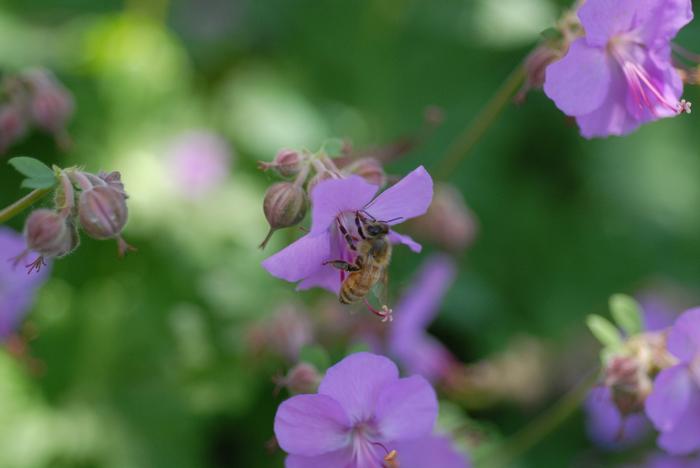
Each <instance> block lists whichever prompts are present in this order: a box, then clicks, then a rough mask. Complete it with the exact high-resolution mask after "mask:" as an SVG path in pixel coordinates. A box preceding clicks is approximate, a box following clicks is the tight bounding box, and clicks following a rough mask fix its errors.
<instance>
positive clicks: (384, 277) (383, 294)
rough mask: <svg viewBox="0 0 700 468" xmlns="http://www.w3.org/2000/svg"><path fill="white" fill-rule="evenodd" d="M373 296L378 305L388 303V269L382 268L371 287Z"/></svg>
mask: <svg viewBox="0 0 700 468" xmlns="http://www.w3.org/2000/svg"><path fill="white" fill-rule="evenodd" d="M372 290H373V291H374V296H375V297H376V298H377V300H378V301H379V306H380V307H381V306H383V305H389V271H388V270H387V269H386V268H384V269H383V270H382V274H381V276H380V277H379V281H377V283H376V284H375V285H374V287H373V288H372Z"/></svg>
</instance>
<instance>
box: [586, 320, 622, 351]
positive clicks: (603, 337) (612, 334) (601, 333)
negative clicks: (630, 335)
mask: <svg viewBox="0 0 700 468" xmlns="http://www.w3.org/2000/svg"><path fill="white" fill-rule="evenodd" d="M586 325H588V328H589V329H590V330H591V333H593V336H595V337H596V338H597V339H598V341H600V342H601V344H602V345H603V346H605V347H611V348H617V347H619V346H621V345H622V336H620V331H619V330H618V329H617V327H615V325H613V324H612V323H611V322H610V321H609V320H608V319H605V318H603V317H601V316H600V315H595V314H591V315H589V316H588V317H586Z"/></svg>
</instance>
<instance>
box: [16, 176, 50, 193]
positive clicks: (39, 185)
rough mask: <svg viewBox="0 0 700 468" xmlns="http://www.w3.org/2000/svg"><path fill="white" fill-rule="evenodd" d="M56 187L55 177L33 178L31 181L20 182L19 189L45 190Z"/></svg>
mask: <svg viewBox="0 0 700 468" xmlns="http://www.w3.org/2000/svg"><path fill="white" fill-rule="evenodd" d="M54 185H56V177H53V176H52V177H46V178H44V177H42V178H39V177H33V178H31V179H24V180H23V181H22V184H21V187H23V188H28V189H32V190H34V189H47V188H51V187H53V186H54Z"/></svg>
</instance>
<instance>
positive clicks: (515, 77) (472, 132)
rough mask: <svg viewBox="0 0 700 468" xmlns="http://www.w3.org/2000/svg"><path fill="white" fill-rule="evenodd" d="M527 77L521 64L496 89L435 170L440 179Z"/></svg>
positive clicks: (494, 119) (470, 148)
mask: <svg viewBox="0 0 700 468" xmlns="http://www.w3.org/2000/svg"><path fill="white" fill-rule="evenodd" d="M524 79H525V67H524V66H523V65H522V64H521V65H518V67H517V68H516V69H515V70H513V72H511V74H510V76H508V78H506V81H505V82H503V84H502V85H501V87H500V88H499V89H498V91H496V94H494V95H493V97H492V98H491V100H490V101H489V102H488V103H487V104H486V106H485V107H484V108H483V109H481V111H480V112H479V114H478V115H477V116H476V118H475V119H474V120H473V121H472V122H471V123H470V124H469V125H468V126H467V127H466V128H465V129H464V130H463V131H462V133H461V134H460V135H459V136H458V137H457V140H456V141H455V142H454V143H453V144H452V146H450V148H449V149H448V151H447V153H446V154H445V156H444V157H443V158H442V161H440V164H439V166H438V168H437V170H436V171H435V174H436V175H437V177H438V178H439V179H446V178H448V177H449V176H450V174H452V173H453V172H454V171H455V169H457V166H458V165H459V163H460V162H461V161H462V159H464V158H465V157H466V156H467V155H468V154H469V152H470V151H471V150H472V148H473V147H474V145H476V143H478V141H479V140H480V139H481V137H482V136H484V134H485V133H486V131H487V130H488V129H489V128H490V127H491V125H492V124H493V123H494V122H495V121H496V117H498V115H499V114H500V113H501V111H502V110H503V109H505V107H506V105H507V104H508V103H509V102H510V101H511V98H512V97H513V95H514V94H515V93H516V92H517V91H518V89H519V88H520V85H522V83H523V80H524Z"/></svg>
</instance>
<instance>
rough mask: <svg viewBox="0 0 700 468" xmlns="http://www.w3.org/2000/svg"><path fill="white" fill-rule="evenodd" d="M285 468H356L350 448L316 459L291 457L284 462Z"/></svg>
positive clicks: (299, 456) (325, 454) (319, 456)
mask: <svg viewBox="0 0 700 468" xmlns="http://www.w3.org/2000/svg"><path fill="white" fill-rule="evenodd" d="M284 466H285V468H329V467H333V468H336V467H337V468H354V465H353V464H352V450H351V449H350V448H346V449H340V450H336V451H335V452H328V453H324V454H323V455H318V456H315V457H304V456H301V455H289V456H288V457H287V459H286V460H285V462H284Z"/></svg>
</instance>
